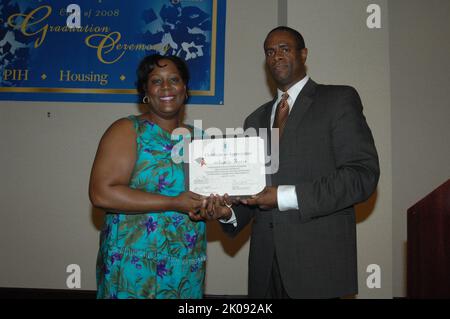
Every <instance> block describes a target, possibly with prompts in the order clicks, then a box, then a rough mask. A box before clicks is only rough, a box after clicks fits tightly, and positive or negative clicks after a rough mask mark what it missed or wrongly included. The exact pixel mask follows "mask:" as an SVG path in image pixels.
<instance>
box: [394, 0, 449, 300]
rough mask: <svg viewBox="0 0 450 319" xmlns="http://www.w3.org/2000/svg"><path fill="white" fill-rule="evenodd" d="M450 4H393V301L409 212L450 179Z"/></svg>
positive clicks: (402, 276)
mask: <svg viewBox="0 0 450 319" xmlns="http://www.w3.org/2000/svg"><path fill="white" fill-rule="evenodd" d="M449 21H450V1H448V0H430V1H421V0H396V1H390V2H389V23H390V26H391V28H390V30H391V31H390V45H391V57H390V59H391V92H392V166H393V167H392V170H393V174H392V182H393V229H394V232H393V261H394V272H393V274H394V282H393V283H394V296H399V297H402V296H405V295H406V247H407V246H406V240H407V233H406V211H407V209H408V208H409V207H411V206H412V205H414V204H415V203H416V202H417V201H419V200H420V199H422V198H423V197H425V196H426V195H427V194H428V193H430V192H432V191H433V190H434V189H435V188H437V187H438V186H439V185H441V184H442V183H444V182H445V181H446V180H448V179H449V178H450V142H449V141H450V130H449V123H450V102H449V96H448V91H449V88H450V75H449V74H450V73H449V72H450V60H449V56H450V41H449V39H450V23H449Z"/></svg>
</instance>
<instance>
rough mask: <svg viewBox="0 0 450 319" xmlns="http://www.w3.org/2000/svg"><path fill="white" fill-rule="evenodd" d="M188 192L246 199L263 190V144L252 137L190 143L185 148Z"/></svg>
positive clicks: (264, 177)
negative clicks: (187, 155)
mask: <svg viewBox="0 0 450 319" xmlns="http://www.w3.org/2000/svg"><path fill="white" fill-rule="evenodd" d="M188 151H189V163H188V165H187V167H188V172H187V173H188V174H187V175H188V176H187V179H188V181H189V183H188V185H189V190H190V191H192V192H194V193H197V194H200V195H204V196H209V195H210V194H219V195H224V194H225V193H226V194H228V195H230V196H250V195H254V194H257V193H259V192H261V191H262V190H263V189H264V187H265V186H266V170H265V157H264V156H265V152H264V140H263V139H262V138H260V137H256V136H251V137H248V136H245V137H226V138H215V139H198V140H193V141H192V142H191V143H190V144H189V147H188Z"/></svg>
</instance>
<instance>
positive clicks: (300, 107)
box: [282, 79, 317, 139]
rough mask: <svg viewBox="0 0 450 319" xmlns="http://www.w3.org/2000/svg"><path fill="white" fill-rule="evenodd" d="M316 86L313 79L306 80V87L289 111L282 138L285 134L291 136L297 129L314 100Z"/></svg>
mask: <svg viewBox="0 0 450 319" xmlns="http://www.w3.org/2000/svg"><path fill="white" fill-rule="evenodd" d="M316 87H317V83H316V82H314V81H313V80H311V79H309V80H308V82H306V84H305V86H304V88H303V89H302V91H301V92H300V94H299V95H298V96H297V99H296V100H295V102H294V106H293V107H292V110H291V112H290V113H289V117H288V119H287V122H286V126H285V128H284V133H283V136H282V139H284V137H285V136H289V135H290V132H291V131H293V130H295V128H296V127H297V126H298V125H299V124H300V122H301V121H302V119H303V117H304V116H305V114H306V112H307V111H308V109H309V108H310V106H311V104H312V103H313V101H314V94H315V91H316Z"/></svg>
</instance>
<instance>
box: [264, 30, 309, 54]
mask: <svg viewBox="0 0 450 319" xmlns="http://www.w3.org/2000/svg"><path fill="white" fill-rule="evenodd" d="M276 31H282V32H288V33H290V34H291V35H292V36H293V37H294V38H295V41H296V42H297V49H298V50H301V49H304V48H305V40H304V39H303V36H302V35H301V34H300V32H298V31H297V30H294V29H292V28H289V27H286V26H279V27H276V28H275V29H272V30H271V31H270V32H269V33H268V34H267V36H266V40H267V38H268V37H269V35H270V34H271V33H273V32H276ZM265 43H266V41H264V44H265Z"/></svg>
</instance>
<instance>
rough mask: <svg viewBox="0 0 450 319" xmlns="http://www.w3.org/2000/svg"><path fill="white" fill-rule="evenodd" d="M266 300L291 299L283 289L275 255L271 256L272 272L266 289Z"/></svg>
mask: <svg viewBox="0 0 450 319" xmlns="http://www.w3.org/2000/svg"><path fill="white" fill-rule="evenodd" d="M265 298H267V299H291V298H290V297H289V295H288V294H287V292H286V290H285V289H284V285H283V279H282V278H281V274H280V266H279V265H278V258H277V254H276V253H274V254H273V261H272V271H271V274H270V280H269V288H268V289H267V293H266V297H265Z"/></svg>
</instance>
